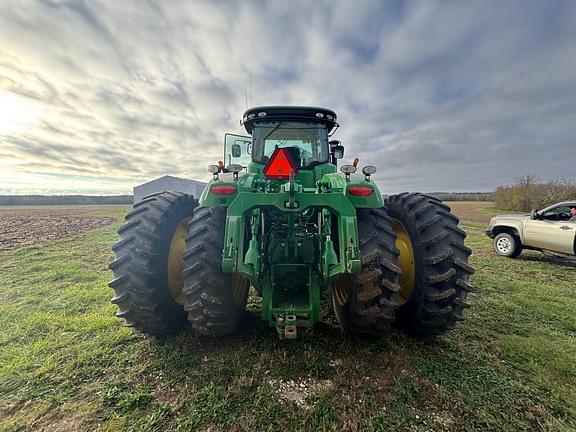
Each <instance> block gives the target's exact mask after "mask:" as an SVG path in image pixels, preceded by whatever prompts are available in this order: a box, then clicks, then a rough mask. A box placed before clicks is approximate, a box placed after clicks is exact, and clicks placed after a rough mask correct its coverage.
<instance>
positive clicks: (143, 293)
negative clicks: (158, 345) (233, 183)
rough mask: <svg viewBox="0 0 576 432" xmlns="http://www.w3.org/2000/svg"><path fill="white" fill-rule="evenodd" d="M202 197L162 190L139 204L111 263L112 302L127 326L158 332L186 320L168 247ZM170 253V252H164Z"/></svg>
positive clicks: (128, 219)
mask: <svg viewBox="0 0 576 432" xmlns="http://www.w3.org/2000/svg"><path fill="white" fill-rule="evenodd" d="M197 205H198V201H197V200H196V199H195V198H194V197H193V196H192V195H188V194H185V193H181V192H159V193H156V194H153V195H149V196H147V197H146V198H145V199H144V200H142V201H141V202H138V203H136V204H135V205H134V208H133V210H132V211H130V212H129V213H128V214H127V215H126V217H125V221H126V222H125V224H124V225H123V226H122V227H121V228H120V229H119V230H118V234H119V236H120V239H119V240H118V242H116V243H115V244H114V245H113V246H112V250H113V251H114V253H115V256H116V258H115V259H114V260H113V261H112V262H111V263H110V264H109V268H110V269H111V270H112V271H113V273H114V279H113V280H112V281H110V282H109V283H108V286H109V287H110V288H112V289H113V290H114V293H115V295H114V297H113V298H112V300H111V301H112V303H114V304H116V305H117V306H118V312H117V313H116V316H117V317H119V318H122V319H124V320H125V324H126V325H127V326H129V327H134V328H135V329H137V330H140V331H142V332H145V333H148V334H152V335H165V334H170V333H174V332H175V331H178V330H180V329H181V328H182V327H183V326H184V325H185V324H186V315H185V312H184V309H183V307H182V306H181V305H179V304H177V303H176V302H174V300H173V299H172V297H171V295H170V292H169V290H168V288H167V279H166V272H167V248H169V244H170V241H171V239H172V235H173V230H174V229H175V226H176V225H177V224H178V223H179V222H180V221H181V220H183V219H184V218H185V217H186V216H191V215H192V212H193V210H194V208H195V207H196V206H197ZM161 251H165V253H161Z"/></svg>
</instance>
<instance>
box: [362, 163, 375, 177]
mask: <svg viewBox="0 0 576 432" xmlns="http://www.w3.org/2000/svg"><path fill="white" fill-rule="evenodd" d="M375 172H376V167H375V166H372V165H366V166H365V167H364V168H362V174H364V175H365V176H371V175H372V174H374V173H375Z"/></svg>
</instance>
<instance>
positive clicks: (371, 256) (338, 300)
mask: <svg viewBox="0 0 576 432" xmlns="http://www.w3.org/2000/svg"><path fill="white" fill-rule="evenodd" d="M358 238H359V242H360V253H361V256H362V271H361V273H360V274H358V275H354V276H350V275H344V276H341V277H340V278H339V279H338V280H337V281H336V282H335V283H334V284H333V286H332V304H333V306H334V312H335V314H336V318H337V319H338V321H339V322H340V324H341V325H342V327H343V328H344V330H345V331H346V332H348V333H353V334H361V335H370V336H381V335H382V334H383V333H386V332H387V331H388V330H389V329H390V324H391V323H392V321H394V318H395V315H394V311H395V309H396V308H397V307H398V292H399V291H400V285H399V284H398V274H399V271H400V269H399V267H398V266H397V265H396V261H397V259H398V250H397V249H396V246H395V241H396V234H395V233H394V231H393V230H392V227H391V219H390V217H388V215H387V214H386V212H385V211H384V210H383V209H360V210H358Z"/></svg>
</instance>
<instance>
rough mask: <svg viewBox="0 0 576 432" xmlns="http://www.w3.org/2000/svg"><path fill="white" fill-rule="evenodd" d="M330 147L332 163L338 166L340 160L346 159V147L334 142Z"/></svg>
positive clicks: (331, 142) (336, 141) (330, 143)
mask: <svg viewBox="0 0 576 432" xmlns="http://www.w3.org/2000/svg"><path fill="white" fill-rule="evenodd" d="M328 144H329V145H330V154H331V155H332V163H333V164H334V165H336V161H337V160H338V159H342V158H343V157H344V146H343V145H341V144H340V141H338V140H333V141H330V142H328Z"/></svg>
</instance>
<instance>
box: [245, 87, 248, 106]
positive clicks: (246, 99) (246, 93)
mask: <svg viewBox="0 0 576 432" xmlns="http://www.w3.org/2000/svg"><path fill="white" fill-rule="evenodd" d="M244 100H245V101H246V109H248V91H247V90H246V86H244Z"/></svg>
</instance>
